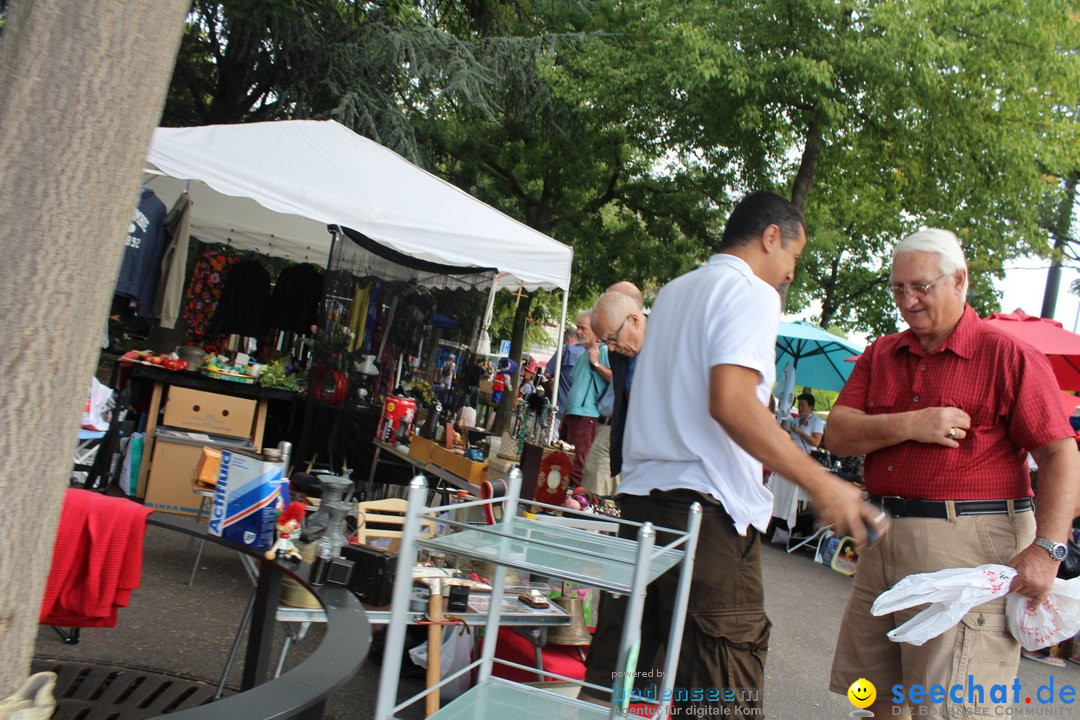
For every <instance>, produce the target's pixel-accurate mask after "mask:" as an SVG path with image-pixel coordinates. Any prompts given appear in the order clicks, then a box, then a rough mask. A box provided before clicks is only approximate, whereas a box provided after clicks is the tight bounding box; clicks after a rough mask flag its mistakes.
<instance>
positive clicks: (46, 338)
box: [0, 0, 188, 697]
mask: <svg viewBox="0 0 1080 720" xmlns="http://www.w3.org/2000/svg"><path fill="white" fill-rule="evenodd" d="M187 9H188V2H187V0H154V2H143V1H140V0H24V1H23V2H15V3H13V4H12V5H11V6H10V8H9V13H8V18H7V23H6V25H5V27H4V34H3V39H2V41H0V179H2V180H0V182H2V186H0V187H2V193H0V252H2V253H3V258H4V263H5V268H6V269H5V270H4V272H3V273H2V275H0V278H2V279H0V282H2V286H0V316H2V317H3V318H4V322H3V323H2V324H0V347H2V348H3V352H2V353H0V377H3V379H4V383H5V386H6V387H7V390H6V391H5V392H4V393H3V394H2V399H0V424H2V427H3V428H4V432H3V434H2V436H0V458H2V462H3V464H4V465H3V472H2V473H0V497H3V498H4V510H5V512H4V520H3V525H2V526H3V532H2V540H0V658H3V662H0V697H3V696H4V695H7V694H8V693H10V692H11V691H12V690H14V689H15V687H16V686H17V685H18V684H19V682H20V681H21V680H22V678H24V677H25V676H26V675H27V673H28V672H29V669H30V659H31V656H32V655H33V651H34V639H35V637H36V636H37V631H38V626H37V621H38V612H39V609H40V604H41V598H42V592H43V591H44V588H45V580H46V577H47V575H48V572H49V565H50V561H51V558H52V551H51V548H52V546H53V542H54V540H55V535H56V525H57V521H58V519H59V515H60V508H61V504H62V502H63V496H64V490H65V487H66V486H67V479H68V476H69V473H70V471H71V464H72V450H73V449H74V447H75V431H76V429H77V428H78V425H79V417H80V411H81V407H82V405H83V403H84V402H85V400H86V394H87V389H88V388H89V386H90V378H91V376H92V375H93V372H94V368H95V366H96V363H97V358H98V353H99V350H100V347H99V344H100V340H101V338H102V336H103V332H104V328H105V321H106V315H107V314H108V309H109V299H110V297H111V295H112V292H113V287H114V279H115V278H116V273H117V269H118V268H119V264H120V259H121V256H122V254H123V250H124V240H123V238H124V236H125V234H126V230H127V227H128V224H129V223H130V221H131V214H132V210H133V208H134V206H135V198H136V191H137V189H138V186H139V177H140V174H141V170H142V167H143V161H144V160H145V157H146V151H147V148H148V147H149V144H150V138H151V133H152V132H153V129H154V127H155V125H156V124H157V121H158V118H159V117H160V114H161V108H162V105H163V103H164V99H165V90H166V85H167V83H168V80H169V74H170V72H171V70H172V65H173V62H174V59H175V55H176V50H177V47H178V45H179V42H180V35H181V33H182V31H183V27H184V16H185V13H186V12H187Z"/></svg>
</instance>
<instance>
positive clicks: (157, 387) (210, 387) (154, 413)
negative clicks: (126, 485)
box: [131, 364, 294, 497]
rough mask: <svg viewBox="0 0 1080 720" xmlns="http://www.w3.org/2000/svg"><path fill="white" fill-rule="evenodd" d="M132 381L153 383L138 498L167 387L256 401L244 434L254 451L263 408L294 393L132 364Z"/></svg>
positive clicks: (263, 425) (260, 434)
mask: <svg viewBox="0 0 1080 720" xmlns="http://www.w3.org/2000/svg"><path fill="white" fill-rule="evenodd" d="M131 377H132V380H135V381H143V382H150V383H153V387H152V389H151V394H150V406H149V408H148V410H147V419H146V435H145V439H144V440H143V453H142V461H141V463H140V465H139V484H138V488H137V490H136V494H137V495H138V497H144V496H145V493H146V483H147V478H148V477H149V475H150V466H151V463H152V460H153V456H154V442H155V439H156V438H155V435H156V430H157V427H158V412H159V411H160V410H161V401H162V398H163V397H164V396H165V395H166V393H167V389H168V388H185V389H189V390H197V391H201V392H206V393H213V394H215V395H222V396H226V397H236V398H248V399H253V400H255V403H256V404H255V417H254V423H253V425H252V426H251V428H250V429H249V431H248V432H246V433H245V435H246V437H247V438H248V439H249V440H250V441H251V443H252V445H253V448H254V450H255V451H256V452H258V451H260V450H261V449H262V440H263V431H264V430H265V428H266V411H267V407H268V405H269V402H270V400H289V401H292V399H293V397H294V393H292V392H290V391H288V390H275V389H271V388H264V387H262V386H261V385H258V384H251V385H247V384H243V383H238V382H230V381H227V380H215V379H213V378H209V377H206V376H205V375H200V374H198V373H196V372H188V371H172V370H163V369H161V368H157V367H151V366H147V365H141V364H135V365H134V366H133V368H132V372H131Z"/></svg>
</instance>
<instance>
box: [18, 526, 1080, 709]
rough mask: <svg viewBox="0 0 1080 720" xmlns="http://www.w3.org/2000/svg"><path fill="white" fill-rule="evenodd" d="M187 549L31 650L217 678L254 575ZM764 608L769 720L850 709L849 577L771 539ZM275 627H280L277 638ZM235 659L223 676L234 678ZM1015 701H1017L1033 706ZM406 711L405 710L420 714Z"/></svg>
mask: <svg viewBox="0 0 1080 720" xmlns="http://www.w3.org/2000/svg"><path fill="white" fill-rule="evenodd" d="M193 559H194V551H193V550H192V549H189V548H188V541H187V539H186V537H180V536H178V535H175V534H174V533H170V532H168V531H165V530H162V529H159V528H154V527H151V528H149V529H148V534H147V544H146V559H145V565H144V574H143V587H142V588H141V589H140V590H138V591H137V592H136V593H135V595H134V597H133V599H132V604H131V607H130V608H128V609H126V610H123V611H121V614H120V624H119V626H118V627H116V628H113V629H87V630H84V631H83V640H82V642H81V643H80V644H79V645H64V644H62V643H61V642H60V640H59V638H58V636H57V635H56V633H55V632H53V631H52V629H50V628H44V627H43V628H42V629H41V632H40V633H39V636H38V641H37V648H36V650H37V654H38V655H39V656H41V657H51V658H77V659H81V660H88V661H97V662H105V663H111V664H117V665H124V666H128V667H135V668H141V669H149V670H154V671H159V672H161V671H167V672H171V673H175V674H178V675H182V676H185V677H192V678H197V679H201V680H206V681H210V682H216V681H217V679H218V677H219V676H220V674H221V670H222V667H223V666H224V663H225V658H226V655H227V652H228V648H229V645H230V643H231V641H232V639H233V636H234V633H235V631H236V626H237V623H238V622H239V620H240V615H241V613H242V611H243V607H244V603H245V602H246V600H247V598H248V595H249V593H250V591H251V584H250V582H249V581H248V579H247V576H246V575H245V574H244V571H243V569H242V567H241V565H240V562H239V560H237V559H236V557H235V556H234V555H233V554H232V553H230V552H228V551H225V550H223V549H221V548H219V547H216V546H213V545H211V544H207V548H206V554H205V555H204V559H203V562H202V567H201V569H200V571H199V573H198V575H197V578H196V581H195V586H194V587H190V588H189V587H188V586H187V584H186V583H187V579H188V575H189V574H190V571H191V566H192V561H193ZM763 562H764V569H765V581H766V592H767V593H768V612H769V615H770V617H771V618H772V621H773V624H774V630H773V642H772V647H771V650H770V652H769V658H768V674H767V675H768V677H767V682H766V688H765V710H766V713H767V716H768V717H770V718H773V719H775V720H801V719H803V718H840V717H847V716H848V715H849V713H850V712H851V710H852V707H851V705H850V704H849V703H848V701H847V699H846V698H845V697H841V696H837V695H832V694H830V693H829V692H828V691H827V690H826V689H825V688H826V680H827V677H828V669H829V664H830V662H831V658H832V650H833V642H834V640H835V638H836V633H837V629H838V627H839V621H840V615H841V612H842V609H843V607H844V603H845V601H846V598H847V592H848V588H849V587H850V583H851V579H850V578H848V577H845V576H843V575H840V574H838V573H836V572H833V571H832V570H830V569H828V568H825V567H823V566H821V565H817V564H815V563H813V562H812V560H811V559H810V554H809V553H807V552H802V551H798V552H796V553H795V554H793V555H786V554H785V553H784V552H783V550H782V549H780V548H779V547H776V546H772V547H768V548H766V549H765V552H764V553H763ZM280 637H281V632H280V630H279V632H278V641H279V642H280ZM320 639H321V630H320V629H319V628H318V627H316V628H315V629H314V630H313V631H312V632H311V633H310V635H309V636H308V638H306V639H305V640H304V641H303V642H302V643H300V644H299V645H298V646H297V647H296V649H294V651H293V652H292V653H290V656H289V659H288V664H287V667H289V666H291V665H293V664H295V663H297V662H300V661H301V660H302V659H303V658H304V657H305V656H306V653H307V652H309V651H310V649H311V648H314V647H315V646H316V645H317V644H318V642H319V640H320ZM378 672H379V666H378V665H377V664H376V663H374V662H370V661H369V662H367V663H365V665H364V666H363V667H362V668H361V670H360V672H359V673H358V674H357V675H356V676H355V677H354V678H353V679H352V680H351V681H350V682H349V683H348V684H347V685H345V686H344V687H343V688H342V689H341V690H339V691H338V692H337V693H336V694H335V695H334V696H333V698H332V699H331V701H330V703H329V705H328V710H327V717H329V718H332V719H334V720H364V719H365V718H369V717H371V715H372V710H373V707H374V702H375V693H376V687H377V683H378ZM1051 676H1054V682H1055V687H1056V688H1060V687H1061V686H1062V685H1063V684H1068V685H1072V686H1073V687H1076V686H1078V685H1080V667H1078V666H1075V665H1071V664H1070V665H1069V666H1068V667H1067V668H1065V669H1064V670H1054V669H1052V668H1050V667H1048V666H1045V665H1041V664H1038V663H1033V662H1030V661H1026V660H1025V661H1023V663H1022V665H1021V669H1020V680H1021V683H1022V687H1024V688H1025V689H1029V688H1030V689H1032V690H1034V689H1035V688H1037V687H1038V686H1040V685H1043V684H1046V683H1049V682H1050V680H1051ZM239 678H240V668H239V667H237V668H234V669H233V671H232V673H231V674H230V677H229V681H228V682H229V685H230V686H231V687H236V686H237V685H238V684H239ZM402 687H403V690H402V692H408V693H409V694H410V695H411V694H413V693H415V692H417V691H418V690H419V689H420V688H421V685H420V682H419V681H417V680H411V681H403V684H402ZM1054 707H1055V708H1058V709H1060V711H1059V712H1058V713H1057V716H1058V717H1080V709H1076V710H1072V708H1069V707H1068V706H1063V705H1056V706H1054ZM1033 709H1034V708H1032V707H1030V706H1029V707H1023V706H1020V707H1018V708H1017V710H1019V711H1021V712H1024V711H1031V710H1033ZM418 716H419V715H418V714H416V713H413V714H411V715H409V716H406V717H418Z"/></svg>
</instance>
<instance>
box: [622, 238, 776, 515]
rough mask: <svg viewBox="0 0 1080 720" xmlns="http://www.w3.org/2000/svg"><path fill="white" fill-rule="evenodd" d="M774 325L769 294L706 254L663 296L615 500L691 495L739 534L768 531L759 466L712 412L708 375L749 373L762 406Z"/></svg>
mask: <svg viewBox="0 0 1080 720" xmlns="http://www.w3.org/2000/svg"><path fill="white" fill-rule="evenodd" d="M779 323H780V296H779V294H778V293H777V292H776V289H775V288H773V287H771V286H770V285H768V284H767V283H766V282H765V281H763V280H762V279H761V278H759V277H757V276H756V275H754V273H753V271H752V270H751V269H750V266H749V265H747V264H746V263H745V262H744V261H743V260H741V259H740V258H738V257H735V256H734V255H727V254H718V255H713V256H712V257H711V258H709V262H708V263H706V264H705V265H703V266H701V267H700V268H698V269H697V270H693V271H691V272H689V273H687V274H685V275H683V276H681V277H678V278H676V279H674V280H672V281H671V282H670V283H668V284H667V285H666V286H665V287H664V288H663V289H662V290H661V291H660V294H659V295H658V296H657V298H656V302H655V304H654V305H653V307H652V312H651V313H650V315H649V325H648V328H647V330H646V334H645V343H644V347H643V348H642V351H641V354H640V355H639V356H638V363H637V369H636V370H635V372H634V392H632V393H631V394H630V408H629V411H628V413H627V419H626V434H625V439H624V441H623V475H622V481H621V483H620V484H619V493H626V494H629V495H648V494H649V492H650V491H652V490H676V489H687V490H695V491H697V492H701V493H703V494H707V495H711V496H712V497H714V498H716V499H717V500H719V501H720V502H721V503H722V504H723V506H724V509H725V510H727V512H728V514H729V515H731V517H732V519H733V520H734V521H735V529H736V530H737V531H738V532H739V533H740V534H743V535H745V534H746V528H747V526H749V525H753V526H754V527H756V528H757V529H759V530H761V531H762V532H764V531H765V529H766V528H767V527H768V524H769V519H770V517H771V515H772V493H770V492H769V491H768V489H766V488H765V486H764V485H763V484H762V478H761V463H760V462H758V461H757V460H755V459H754V458H753V457H751V456H750V454H749V453H747V452H746V451H745V450H743V449H742V448H741V447H739V446H738V445H737V444H735V441H734V440H732V439H731V438H730V437H729V436H728V434H727V433H726V432H724V430H723V428H722V427H721V426H720V424H719V423H718V422H716V420H714V419H713V418H712V416H711V415H710V414H709V372H710V370H711V369H712V368H713V367H714V366H716V365H740V366H743V367H747V368H750V369H752V370H756V371H757V373H758V376H759V381H758V384H757V388H756V394H757V398H758V401H760V402H761V404H762V405H767V404H768V400H769V391H770V390H771V388H772V386H773V382H774V381H775V379H776V333H777V331H778V329H779Z"/></svg>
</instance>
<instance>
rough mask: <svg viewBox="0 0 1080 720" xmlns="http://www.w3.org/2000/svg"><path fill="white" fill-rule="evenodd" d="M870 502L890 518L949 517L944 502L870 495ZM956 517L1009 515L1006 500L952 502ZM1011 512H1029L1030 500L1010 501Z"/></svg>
mask: <svg viewBox="0 0 1080 720" xmlns="http://www.w3.org/2000/svg"><path fill="white" fill-rule="evenodd" d="M869 500H870V502H872V503H874V504H875V505H878V506H880V507H881V509H882V510H884V511H885V512H887V513H888V514H889V515H890V516H891V517H894V518H902V517H922V518H941V519H945V518H947V517H949V511H948V507H947V505H946V503H947V502H948V501H946V500H912V499H909V498H902V497H896V496H892V495H890V496H885V497H881V496H879V495H871V496H870V497H869ZM952 504H953V505H954V506H955V509H956V514H957V515H1007V514H1008V513H1009V501H1008V500H953V501H952ZM1012 504H1013V512H1027V511H1028V510H1031V498H1018V499H1016V500H1013V501H1012Z"/></svg>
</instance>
